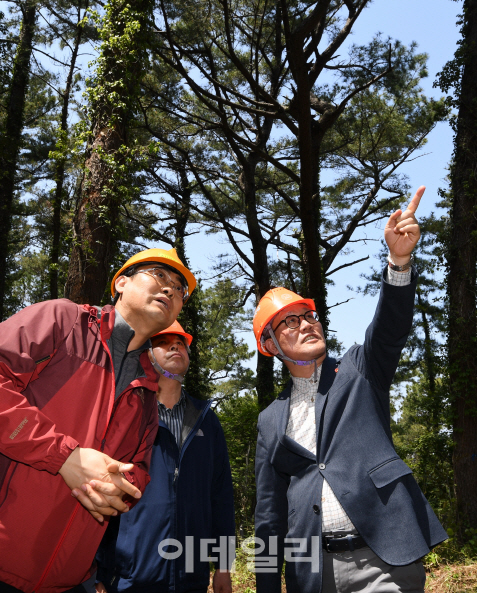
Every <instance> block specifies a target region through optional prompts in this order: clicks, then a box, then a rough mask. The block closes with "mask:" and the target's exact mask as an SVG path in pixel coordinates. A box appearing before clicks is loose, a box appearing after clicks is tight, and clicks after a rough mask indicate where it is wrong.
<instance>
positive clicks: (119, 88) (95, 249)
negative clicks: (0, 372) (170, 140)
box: [65, 0, 153, 304]
mask: <svg viewBox="0 0 477 593" xmlns="http://www.w3.org/2000/svg"><path fill="white" fill-rule="evenodd" d="M152 7H153V1H152V0H136V2H134V4H131V5H130V4H126V3H124V2H123V1H122V0H109V2H108V3H107V5H106V8H105V20H104V24H103V28H102V32H101V35H102V44H101V55H100V58H99V59H98V62H97V63H98V67H97V71H96V80H95V81H94V84H93V85H91V86H90V89H89V92H90V105H91V112H92V122H93V125H92V136H93V140H92V144H91V146H90V148H89V150H88V154H87V158H86V163H85V175H84V178H83V182H82V187H81V197H80V200H79V204H78V208H77V211H76V215H75V218H74V222H73V248H72V252H71V257H70V266H69V270H68V279H67V281H66V286H65V296H66V297H67V298H69V299H71V300H72V301H74V302H76V303H90V304H99V303H101V300H102V297H103V295H104V291H105V288H106V285H107V283H108V279H109V275H110V268H111V265H112V263H113V261H114V257H115V255H116V254H117V250H118V248H119V243H120V240H121V238H122V229H121V228H120V209H121V204H122V203H127V202H128V200H129V199H130V196H131V195H133V194H134V192H135V191H136V188H135V179H134V172H135V171H134V159H135V157H134V155H133V154H131V152H130V151H129V149H128V147H127V128H128V123H129V121H130V119H131V116H132V113H133V110H134V109H135V107H136V101H137V96H138V94H139V93H140V88H139V80H140V78H141V74H142V72H143V71H144V68H145V65H146V63H147V40H148V27H147V26H148V23H149V22H150V17H151V13H152ZM133 23H135V24H136V26H133Z"/></svg>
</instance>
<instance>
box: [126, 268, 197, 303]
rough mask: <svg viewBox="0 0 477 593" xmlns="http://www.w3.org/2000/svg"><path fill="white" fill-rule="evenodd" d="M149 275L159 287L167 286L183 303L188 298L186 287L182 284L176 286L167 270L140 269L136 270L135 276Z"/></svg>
mask: <svg viewBox="0 0 477 593" xmlns="http://www.w3.org/2000/svg"><path fill="white" fill-rule="evenodd" d="M141 273H142V274H149V276H153V278H154V279H155V280H156V281H157V282H158V283H159V285H160V286H169V287H170V288H172V291H173V294H174V295H177V296H179V297H180V298H181V299H182V300H183V301H185V300H186V299H187V297H188V296H189V290H188V288H187V286H184V285H183V284H178V283H177V282H175V281H174V280H173V279H172V278H171V275H170V274H169V272H168V271H167V270H165V269H164V268H159V267H154V268H142V269H141V270H137V271H136V272H135V274H141Z"/></svg>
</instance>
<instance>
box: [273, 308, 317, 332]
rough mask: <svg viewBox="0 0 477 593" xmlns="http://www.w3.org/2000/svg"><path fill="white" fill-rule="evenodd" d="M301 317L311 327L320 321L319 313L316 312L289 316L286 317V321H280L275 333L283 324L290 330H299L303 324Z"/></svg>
mask: <svg viewBox="0 0 477 593" xmlns="http://www.w3.org/2000/svg"><path fill="white" fill-rule="evenodd" d="M300 317H303V319H304V320H305V321H307V322H308V323H309V324H310V325H314V324H315V323H318V321H319V319H320V318H319V317H318V313H317V312H316V311H307V312H306V313H303V314H302V315H287V317H285V319H282V321H280V323H279V324H278V325H277V327H276V328H275V329H274V330H273V331H276V330H277V329H278V327H279V325H281V324H282V323H286V324H287V326H288V327H289V328H290V329H297V328H299V327H300V324H301V321H300Z"/></svg>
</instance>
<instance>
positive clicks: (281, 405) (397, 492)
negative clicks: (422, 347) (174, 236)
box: [254, 187, 447, 593]
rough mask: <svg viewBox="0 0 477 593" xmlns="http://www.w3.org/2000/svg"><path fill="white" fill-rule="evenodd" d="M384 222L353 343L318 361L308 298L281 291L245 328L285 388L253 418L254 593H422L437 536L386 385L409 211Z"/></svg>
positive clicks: (412, 282)
mask: <svg viewBox="0 0 477 593" xmlns="http://www.w3.org/2000/svg"><path fill="white" fill-rule="evenodd" d="M424 189H425V188H424V187H421V188H419V190H418V191H417V193H416V195H415V196H414V198H413V200H412V201H411V203H410V204H409V206H408V208H407V210H406V211H405V212H401V211H400V210H398V211H397V212H395V213H394V214H392V215H391V217H390V218H389V220H388V223H387V225H386V228H385V231H384V236H385V240H386V243H387V245H388V247H389V253H390V255H389V266H387V267H386V269H385V270H384V272H383V279H382V286H381V294H380V298H379V302H378V306H377V309H376V313H375V315H374V319H373V321H372V322H371V325H370V326H369V327H368V329H367V331H366V336H365V340H364V344H363V345H355V346H353V347H352V348H350V350H348V352H347V353H346V354H345V355H344V357H343V358H342V359H341V360H338V361H337V360H335V359H333V358H330V357H328V356H327V355H326V349H325V340H324V336H323V329H322V327H321V324H320V323H319V322H318V317H317V315H316V311H315V306H314V303H313V301H311V300H309V299H302V298H301V297H300V296H299V295H296V294H295V293H292V292H291V291H288V290H286V289H284V288H277V289H272V290H271V291H269V292H268V293H267V294H266V295H265V296H264V297H263V298H262V299H261V301H260V303H259V306H258V307H257V311H256V314H255V317H254V332H255V336H256V338H257V344H258V347H259V349H260V351H261V352H262V353H264V354H265V355H268V356H271V355H273V356H277V357H278V358H280V359H281V360H283V362H284V364H285V365H286V366H287V367H288V369H289V370H290V373H291V375H292V381H290V383H289V384H288V385H287V387H286V388H285V390H284V391H283V392H282V393H281V394H280V395H279V396H278V398H277V400H275V401H274V402H273V403H272V404H271V405H270V406H269V407H268V408H267V409H266V410H264V411H263V412H262V413H261V414H260V417H259V422H258V441H257V455H256V482H257V507H256V513H255V535H256V546H257V547H256V550H255V551H256V557H255V570H256V573H257V593H279V592H280V591H281V569H282V565H283V561H284V559H285V560H286V568H285V580H286V585H287V592H288V593H295V592H296V593H298V592H299V593H308V592H309V593H319V592H320V591H323V592H324V593H351V592H355V591H364V590H365V591H367V592H372V593H395V592H396V593H397V592H398V591H406V592H412V593H414V592H415V593H418V592H419V593H422V592H423V591H424V584H425V572H424V568H423V566H422V563H421V562H420V558H421V557H423V556H424V555H425V554H427V553H428V552H429V550H430V549H431V548H432V547H433V546H436V545H437V544H438V543H440V542H442V541H443V540H444V539H446V537H447V535H446V533H445V531H444V529H443V528H442V526H441V525H440V523H439V521H438V519H437V517H436V516H435V514H434V512H433V511H432V509H431V507H430V506H429V503H428V502H427V500H426V499H425V497H424V495H423V494H422V492H421V490H420V488H419V486H418V485H417V483H416V481H415V480H414V477H413V476H412V472H411V470H410V468H409V467H408V466H407V465H406V464H405V463H404V462H403V461H402V460H401V459H400V458H399V457H398V455H397V453H396V451H395V449H394V446H393V443H392V436H391V429H390V406H389V389H390V386H391V382H392V379H393V376H394V373H395V371H396V368H397V365H398V361H399V357H400V354H401V350H402V348H403V347H404V345H405V343H406V339H407V336H408V333H409V330H410V328H411V324H412V317H413V305H414V292H415V288H416V282H417V273H416V270H415V269H413V267H412V265H411V253H412V250H413V249H414V247H415V245H416V244H417V241H418V240H419V236H420V231H419V225H418V223H417V221H416V219H415V216H414V213H415V211H416V209H417V206H418V204H419V201H420V198H421V196H422V194H423V193H424Z"/></svg>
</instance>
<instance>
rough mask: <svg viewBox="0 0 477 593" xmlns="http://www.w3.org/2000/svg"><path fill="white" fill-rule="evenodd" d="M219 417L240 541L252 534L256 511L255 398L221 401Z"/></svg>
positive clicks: (239, 397)
mask: <svg viewBox="0 0 477 593" xmlns="http://www.w3.org/2000/svg"><path fill="white" fill-rule="evenodd" d="M217 413H218V416H219V419H220V422H221V424H222V428H223V429H224V433H225V439H226V441H227V449H228V452H229V458H230V464H231V468H232V481H233V486H234V502H235V521H236V525H237V532H238V535H239V537H240V538H241V539H243V538H245V537H247V536H248V535H250V533H253V514H254V509H255V496H256V492H255V478H254V467H255V445H256V441H257V420H258V414H259V406H258V400H257V397H256V395H253V394H252V393H246V394H245V395H243V396H237V397H234V398H230V399H228V400H227V401H223V402H221V404H220V407H219V409H218V412H217Z"/></svg>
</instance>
